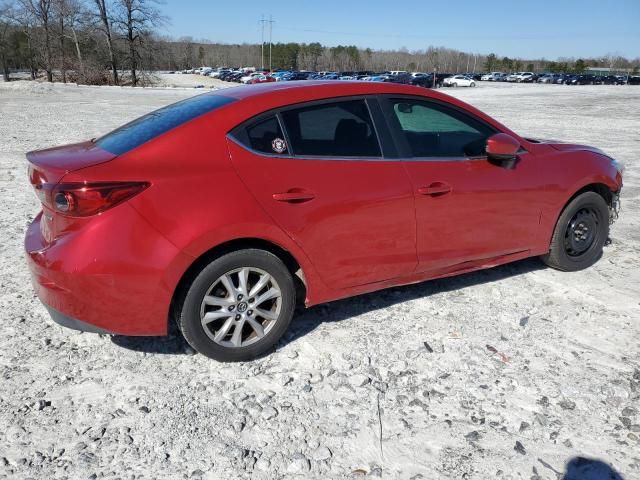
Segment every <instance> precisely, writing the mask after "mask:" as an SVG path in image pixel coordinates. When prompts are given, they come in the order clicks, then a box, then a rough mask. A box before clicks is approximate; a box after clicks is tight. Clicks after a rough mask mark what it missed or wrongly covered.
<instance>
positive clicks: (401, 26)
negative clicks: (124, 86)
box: [162, 0, 640, 59]
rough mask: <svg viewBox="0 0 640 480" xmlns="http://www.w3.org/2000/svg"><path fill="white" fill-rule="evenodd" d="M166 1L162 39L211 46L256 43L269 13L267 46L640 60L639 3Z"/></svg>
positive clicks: (579, 0)
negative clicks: (445, 50)
mask: <svg viewBox="0 0 640 480" xmlns="http://www.w3.org/2000/svg"><path fill="white" fill-rule="evenodd" d="M165 1H166V3H165V4H164V5H163V6H162V9H163V11H164V12H165V13H166V14H167V15H168V16H169V17H170V19H171V22H170V24H169V25H168V26H167V27H166V33H168V34H169V35H172V36H174V37H181V36H191V37H193V38H194V39H209V40H211V41H215V42H224V43H243V42H247V43H260V18H261V16H262V15H265V17H269V15H272V16H273V19H274V21H275V23H274V24H273V41H274V42H290V41H291V42H306V43H309V42H313V41H318V42H321V43H322V44H324V45H330V46H331V45H338V44H343V45H346V44H348V45H357V46H360V47H371V48H373V49H396V48H401V47H405V48H407V49H409V50H416V49H424V48H426V47H428V46H429V45H434V46H447V47H451V48H456V49H460V50H463V51H467V52H477V53H490V52H495V53H496V54H498V55H500V56H502V55H507V56H511V57H522V58H542V57H544V58H547V59H555V58H557V57H563V56H566V57H580V56H583V57H592V56H600V55H605V54H607V53H617V54H621V55H625V56H627V57H640V0H400V1H397V0H370V1H359V0H341V1H338V0H313V1H310V0H266V1H265V0H263V1H253V0H230V1H229V0H225V1H215V0H182V1H181V0H165Z"/></svg>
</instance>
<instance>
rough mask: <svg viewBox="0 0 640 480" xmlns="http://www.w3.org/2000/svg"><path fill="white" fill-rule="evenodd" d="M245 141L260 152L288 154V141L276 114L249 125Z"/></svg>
mask: <svg viewBox="0 0 640 480" xmlns="http://www.w3.org/2000/svg"><path fill="white" fill-rule="evenodd" d="M244 143H245V144H248V145H249V147H251V148H252V149H253V150H256V151H258V152H262V153H271V154H283V155H286V154H288V151H287V143H286V142H285V140H284V135H283V134H282V129H281V128H280V122H278V119H277V118H276V116H275V115H272V116H271V117H268V118H266V119H264V120H260V121H258V122H256V123H254V124H251V125H249V126H248V127H247V129H246V139H245V141H244Z"/></svg>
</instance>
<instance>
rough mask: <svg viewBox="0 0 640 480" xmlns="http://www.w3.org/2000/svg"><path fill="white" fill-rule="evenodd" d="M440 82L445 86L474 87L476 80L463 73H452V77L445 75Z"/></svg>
mask: <svg viewBox="0 0 640 480" xmlns="http://www.w3.org/2000/svg"><path fill="white" fill-rule="evenodd" d="M442 84H443V85H444V86H446V87H475V86H476V82H475V81H474V80H473V79H472V78H469V77H466V76H464V75H454V76H453V77H447V78H445V79H444V80H443V81H442Z"/></svg>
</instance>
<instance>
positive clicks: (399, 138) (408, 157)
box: [378, 93, 501, 162]
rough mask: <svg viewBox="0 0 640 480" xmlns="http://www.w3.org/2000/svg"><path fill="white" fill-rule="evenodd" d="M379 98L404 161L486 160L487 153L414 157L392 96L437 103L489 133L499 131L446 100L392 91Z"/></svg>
mask: <svg viewBox="0 0 640 480" xmlns="http://www.w3.org/2000/svg"><path fill="white" fill-rule="evenodd" d="M378 98H379V100H380V106H381V108H382V112H383V116H384V118H385V122H386V126H387V128H388V129H389V131H390V132H391V138H392V139H393V141H394V142H395V146H396V149H397V151H398V152H399V153H400V157H399V158H400V160H402V161H405V162H453V161H458V162H459V161H480V160H484V161H486V160H487V159H488V157H487V155H476V156H472V157H468V156H466V155H465V156H459V155H458V156H449V157H445V156H433V157H414V156H413V155H412V153H411V147H410V146H409V143H408V142H407V140H406V138H405V136H404V133H403V130H402V129H401V128H400V122H399V120H398V118H397V117H396V115H395V113H394V112H393V108H392V107H391V99H394V98H406V99H407V100H414V101H417V102H422V103H426V104H433V105H438V106H440V107H444V108H448V109H450V110H453V111H455V112H457V113H459V114H461V115H463V116H465V117H468V118H470V119H471V120H472V121H474V122H477V123H479V124H481V125H483V126H485V127H486V128H487V129H488V130H490V131H491V132H493V133H492V134H491V135H495V134H496V133H501V130H498V129H497V128H496V127H494V126H493V125H490V124H489V123H487V122H485V121H484V120H482V119H480V118H478V117H476V116H475V115H473V114H472V113H470V112H468V111H467V110H465V109H463V108H460V107H458V106H456V105H452V104H450V103H448V102H444V101H441V100H438V99H435V98H429V97H422V96H416V95H407V94H393V93H385V94H380V95H378Z"/></svg>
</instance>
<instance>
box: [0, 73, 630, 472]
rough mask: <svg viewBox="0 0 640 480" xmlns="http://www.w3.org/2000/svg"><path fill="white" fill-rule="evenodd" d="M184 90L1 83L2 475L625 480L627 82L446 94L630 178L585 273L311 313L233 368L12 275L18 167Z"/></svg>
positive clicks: (474, 282)
mask: <svg viewBox="0 0 640 480" xmlns="http://www.w3.org/2000/svg"><path fill="white" fill-rule="evenodd" d="M165 77H175V78H177V77H180V80H181V82H187V78H186V77H188V76H186V75H185V76H181V75H173V76H169V75H167V76H162V78H165ZM194 81H196V82H198V79H197V78H196V79H195V80H194ZM169 83H170V82H169V81H166V82H165V84H169ZM198 83H202V82H198ZM221 83H222V82H216V81H214V83H212V84H211V86H217V85H220V84H221ZM184 85H188V82H187V83H184ZM200 91H202V90H195V89H178V88H174V89H130V88H118V87H77V86H63V85H53V86H52V85H46V84H39V83H30V82H11V83H8V84H6V83H0V169H1V174H0V194H1V200H2V204H3V205H4V207H3V208H2V211H1V213H0V225H1V228H0V251H1V252H2V255H1V256H0V275H1V278H0V280H1V290H0V311H2V321H1V322H0V368H1V371H2V389H1V393H0V425H1V426H2V428H0V477H5V478H6V477H11V478H47V479H54V478H73V479H75V478H102V477H105V478H132V479H133V478H151V479H155V478H211V479H213V478H223V479H229V478H257V479H261V478H264V479H267V478H268V479H272V478H288V477H291V476H295V475H301V476H304V477H305V478H353V477H381V478H401V479H418V478H424V479H435V478H467V479H487V478H514V479H560V478H563V477H565V478H567V479H569V478H582V479H586V478H609V477H604V476H602V477H600V476H597V477H588V476H586V474H585V473H584V472H585V471H587V470H590V471H591V472H592V473H593V472H596V473H597V472H604V471H605V470H608V469H609V468H612V469H613V470H615V471H616V472H617V473H618V474H619V475H621V476H622V477H623V478H625V479H626V480H630V479H634V478H640V402H639V401H638V400H639V398H640V357H639V354H640V324H639V319H640V268H639V267H640V185H639V180H640V160H639V156H638V154H639V153H640V116H639V115H638V111H639V107H640V87H613V86H612V87H607V86H594V87H589V86H585V87H568V86H550V85H504V84H498V85H488V84H485V83H482V84H481V85H479V86H478V87H477V88H475V89H455V90H451V91H450V93H452V94H453V95H455V96H456V97H460V98H462V99H464V100H466V101H468V102H470V103H472V104H474V105H475V106H477V107H479V108H481V109H483V110H485V111H486V112H488V113H489V114H491V115H493V116H495V117H496V118H497V119H499V120H500V121H502V122H504V123H505V124H507V125H509V126H510V127H512V128H513V129H514V130H516V131H518V132H520V133H522V134H526V135H532V136H539V137H543V138H559V139H563V140H567V141H575V142H585V143H589V144H592V145H595V146H598V147H600V148H602V149H604V150H605V151H606V152H608V153H609V154H611V155H612V156H614V157H616V158H618V159H619V160H621V161H622V162H624V163H626V166H627V170H626V172H625V189H624V190H623V212H622V217H621V219H620V221H619V222H618V223H616V224H615V225H614V226H613V229H612V240H613V243H612V244H611V245H610V246H609V247H607V249H606V251H605V255H604V258H603V259H602V260H600V262H598V264H597V265H595V266H594V267H592V268H590V269H588V270H586V271H582V272H577V273H560V272H557V271H554V270H550V269H547V268H543V266H542V264H541V263H539V262H538V261H536V260H527V261H523V262H518V263H515V264H511V265H507V266H503V267H499V268H495V269H492V270H487V271H483V272H478V273H474V274H469V275H463V276H460V277H456V278H451V279H446V280H438V281H433V282H427V283H423V284H419V285H414V286H410V287H403V288H394V289H390V290H386V291H384V292H379V293H375V294H370V295H365V296H360V297H357V298H353V299H349V300H344V301H340V302H335V303H332V304H327V305H322V306H318V307H314V308H311V309H309V310H307V311H306V312H305V313H304V314H302V315H301V316H300V317H298V318H296V319H295V320H294V323H293V324H292V329H291V331H290V332H289V333H288V335H287V336H286V337H285V339H284V340H283V341H282V342H281V344H280V345H279V348H278V350H277V352H275V353H273V354H272V355H270V356H267V357H265V358H263V359H260V360H258V361H255V362H250V363H241V364H219V363H215V362H212V361H210V360H207V359H206V358H204V357H202V356H199V355H194V354H193V351H192V350H191V349H190V348H188V346H187V345H186V344H185V343H184V341H183V340H182V339H181V338H180V337H179V336H175V335H174V336H171V337H167V338H144V339H140V338H123V337H110V336H99V335H94V334H83V333H77V332H73V331H70V330H66V329H63V328H61V327H58V326H57V325H55V324H54V323H52V322H51V320H50V319H49V318H48V316H47V314H46V312H45V310H44V308H43V307H42V306H41V305H40V303H39V302H38V300H37V299H36V298H35V297H34V295H33V292H32V289H31V285H30V281H29V275H28V272H27V269H26V266H25V262H24V260H23V253H22V239H23V234H24V230H25V227H26V225H27V222H29V221H30V219H32V218H33V217H34V215H35V214H36V213H37V211H38V205H37V202H36V200H35V196H34V195H33V193H32V192H31V188H30V187H29V185H28V181H27V178H26V165H25V159H24V154H25V152H26V151H28V150H31V149H36V148H42V147H46V146H51V145H56V144H62V143H68V142H73V141H77V140H82V139H86V138H91V137H95V136H97V135H99V134H101V133H104V132H106V131H108V130H109V129H111V128H112V127H115V126H117V125H119V124H122V123H124V122H126V121H128V120H130V119H132V118H135V117H137V116H139V115H141V114H143V113H145V112H147V111H149V110H151V109H154V108H156V107H160V106H162V105H165V104H168V103H171V102H174V101H176V100H178V99H180V98H184V97H186V96H188V95H193V94H195V93H198V92H200ZM580 457H586V458H589V459H593V460H592V461H586V460H580ZM595 460H598V461H600V462H603V463H597V462H596V461H595ZM609 466H610V467H609ZM580 472H582V474H580ZM565 473H566V476H565ZM572 475H576V476H575V477H574V476H572ZM611 478H617V477H611Z"/></svg>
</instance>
